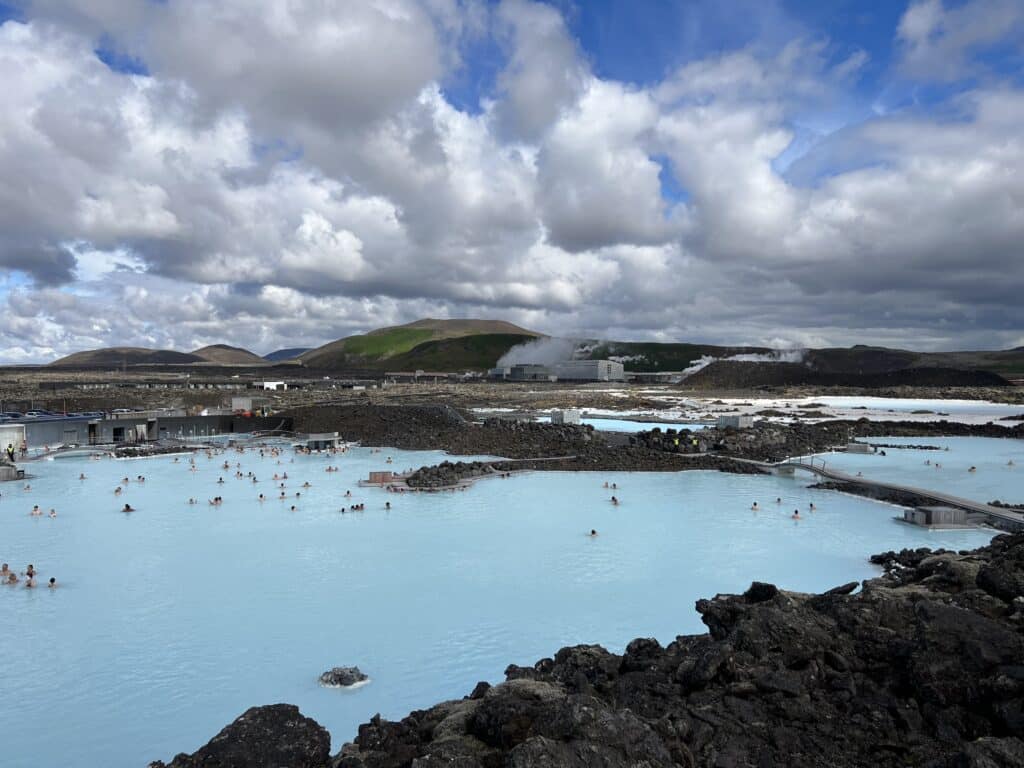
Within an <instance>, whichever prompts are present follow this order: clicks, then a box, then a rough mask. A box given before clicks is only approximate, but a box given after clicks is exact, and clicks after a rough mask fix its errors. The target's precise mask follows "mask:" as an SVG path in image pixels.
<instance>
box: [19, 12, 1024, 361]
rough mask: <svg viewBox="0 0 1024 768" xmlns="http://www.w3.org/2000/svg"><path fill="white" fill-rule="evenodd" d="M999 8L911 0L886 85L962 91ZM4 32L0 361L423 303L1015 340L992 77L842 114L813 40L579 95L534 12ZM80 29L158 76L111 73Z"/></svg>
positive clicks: (817, 334)
mask: <svg viewBox="0 0 1024 768" xmlns="http://www.w3.org/2000/svg"><path fill="white" fill-rule="evenodd" d="M1019 8H1020V6H1019V5H1018V4H1015V3H1006V2H1000V0H989V2H982V0H972V1H971V2H968V3H966V4H963V5H960V6H956V7H952V6H951V7H949V8H947V7H946V6H944V5H942V4H941V3H937V2H933V3H916V4H914V5H913V6H912V7H911V8H910V9H908V11H907V14H906V15H905V16H904V18H903V20H902V21H901V25H900V28H899V30H898V32H897V31H896V30H894V34H898V35H899V37H900V40H901V44H902V45H903V46H904V53H905V59H904V61H903V63H902V64H901V66H902V67H903V68H904V71H905V72H914V71H916V69H917V68H918V67H923V68H927V67H928V66H930V65H929V63H928V62H930V61H933V60H934V59H935V57H939V58H943V59H945V60H946V61H948V62H950V63H951V64H952V65H953V66H952V68H951V69H950V70H949V72H945V71H944V70H942V69H941V68H940V69H939V70H935V71H937V72H939V74H940V75H941V76H942V77H952V76H953V75H954V74H955V73H961V72H964V71H973V70H972V69H971V67H972V66H973V61H974V59H973V58H972V56H973V52H974V51H976V50H979V49H981V48H984V47H985V46H988V45H990V44H991V42H992V41H993V40H1005V39H1013V38H1012V35H1013V34H1016V32H1015V30H1018V29H1019V23H1018V22H1019V19H1018V16H1019V14H1018V13H1017V9H1019ZM26 13H27V16H28V17H29V19H30V21H29V22H28V23H20V22H16V21H9V22H7V23H5V24H3V25H2V26H0V69H2V71H3V72H4V73H5V87H4V88H3V89H0V266H2V267H3V268H4V270H5V272H6V273H7V275H8V276H10V275H14V274H17V275H22V274H24V275H28V276H30V277H31V279H32V283H31V284H30V285H23V284H22V283H23V282H24V281H23V280H21V278H18V279H17V280H15V279H13V278H10V277H8V279H6V280H5V281H4V282H3V284H2V285H0V290H3V291H6V292H7V297H6V299H5V301H6V309H7V311H5V312H3V313H0V316H3V318H4V319H3V321H2V322H0V359H30V358H31V357H32V356H33V355H35V356H36V359H39V358H42V357H49V356H53V355H55V354H58V353H66V352H68V351H72V350H73V349H76V348H82V347H88V346H102V345H112V344H128V343H131V344H152V345H156V346H165V347H166V346H177V347H179V348H191V347H195V346H200V345H201V344H205V343H211V342H218V341H225V342H227V343H233V344H238V345H241V346H249V347H254V348H257V349H258V350H260V351H269V350H270V349H272V348H275V347H282V346H295V345H298V344H303V345H304V344H313V343H319V342H323V341H327V340H330V339H332V338H336V337H337V336H340V335H343V334H345V333H350V332H356V331H361V330H365V329H367V328H371V327H375V326H379V325H384V324H389V323H398V322H405V321H408V320H412V319H415V318H416V317H420V316H425V315H429V316H440V317H444V316H470V315H472V316H491V317H504V318H507V319H509V320H512V321H513V322H519V323H521V324H523V325H526V326H527V327H534V328H537V329H539V330H542V331H547V332H550V333H564V334H569V335H583V336H592V337H604V338H607V337H614V336H615V335H619V336H622V337H627V338H658V339H663V340H671V339H681V338H682V339H691V340H695V341H721V342H728V343H744V342H745V343H752V342H761V343H764V342H765V340H771V339H783V340H791V341H793V342H794V343H797V344H800V345H809V344H811V343H814V344H823V343H848V342H856V341H864V340H871V341H885V340H888V341H891V342H892V343H896V344H904V345H908V344H909V345H912V346H928V345H931V346H949V345H959V344H963V345H968V344H971V345H975V346H992V345H999V344H1003V343H1006V344H1008V343H1010V342H1011V341H1015V340H1018V339H1019V338H1020V334H1021V318H1020V313H1019V308H1018V303H1019V296H1020V294H1021V291H1022V290H1024V267H1022V260H1021V252H1020V245H1019V244H1020V243H1021V242H1024V217H1022V215H1021V211H1022V210H1024V182H1022V181H1021V180H1022V179H1024V147H1022V144H1021V141H1020V130H1019V126H1020V125H1021V124H1022V123H1024V93H1022V91H1021V89H1020V88H1019V87H1018V86H1017V85H1016V84H1014V83H1012V82H998V81H997V80H996V79H994V78H991V77H990V78H987V79H986V80H985V82H983V83H982V84H980V85H974V86H972V87H971V89H970V90H963V91H962V92H960V93H959V94H958V95H957V96H956V97H954V98H952V99H949V100H947V101H946V102H945V103H943V104H942V105H941V110H935V111H928V110H915V111H903V112H900V111H896V112H894V113H891V114H889V115H887V116H885V117H881V118H879V117H874V118H871V119H865V117H864V115H861V116H859V117H858V120H861V121H863V122H860V123H858V124H852V125H850V124H847V121H844V120H843V119H837V120H836V121H835V122H834V124H833V122H831V121H832V115H833V114H835V113H834V111H833V110H835V105H836V103H838V102H842V101H843V99H844V98H845V95H846V94H847V91H848V90H849V89H850V88H851V84H852V83H854V82H856V79H857V78H858V77H860V76H861V74H862V73H863V71H864V69H865V64H866V62H867V54H866V53H864V52H862V51H857V50H854V51H850V50H849V49H848V48H843V49H841V50H840V49H837V48H836V47H835V46H833V45H831V44H830V43H829V41H827V40H814V41H807V40H804V39H796V40H793V41H791V42H789V44H787V45H784V46H783V47H781V48H779V49H777V50H773V51H766V50H765V49H763V48H758V47H756V46H751V47H748V48H744V49H741V50H736V51H725V52H721V53H718V54H716V55H714V56H710V57H706V58H703V59H697V60H693V61H690V62H689V63H687V64H685V65H684V66H681V67H679V68H677V69H675V70H673V71H671V72H669V73H667V74H666V76H665V77H664V78H663V79H662V80H661V82H657V83H652V84H650V85H648V86H644V87H641V86H638V85H630V84H625V83H621V82H617V81H615V80H613V79H610V78H608V77H599V76H598V75H596V74H595V72H594V70H595V68H594V67H592V66H591V62H588V61H587V60H586V58H585V55H584V53H583V52H582V51H581V50H580V48H579V45H578V44H577V42H576V41H575V40H574V39H573V38H572V36H571V32H570V29H569V27H568V26H567V24H566V22H565V20H564V19H563V18H562V16H561V15H560V14H559V12H558V11H557V9H556V8H555V7H553V6H551V5H547V4H539V3H534V2H529V1H528V0H507V1H506V2H503V3H502V4H500V5H499V6H496V7H489V6H488V5H487V4H485V3H481V2H476V1H475V0H422V2H415V1H414V0H359V1H355V0H353V1H351V2H344V3H332V2H320V1H317V2H312V1H310V2H301V1H300V0H296V1H295V2H293V3H288V4H279V3H271V2H269V1H268V2H266V3H263V4H261V5H258V6H256V7H254V6H253V5H252V4H250V3H242V2H240V0H229V1H228V2H217V3H214V2H212V0H209V1H206V0H204V1H203V2H198V3H168V4H163V3H151V2H134V3H132V2H116V3H115V2H109V1H101V0H67V2H60V3H57V2H52V3H51V2H48V1H47V0H41V1H38V0H37V2H34V3H33V4H32V5H31V6H29V8H28V10H27V12H26ZM993 18H996V19H1001V20H1002V21H1001V24H1002V27H1003V32H1002V33H999V32H998V30H995V28H994V26H993V24H992V23H991V22H992V19H993ZM200 19H201V20H202V22H203V23H198V22H199V20H200ZM486 35H495V36H496V42H497V43H498V44H500V46H504V48H503V51H504V56H505V59H504V61H503V62H502V63H501V65H500V67H499V70H498V72H497V74H496V82H495V84H494V88H493V90H492V91H490V92H488V93H486V94H484V98H483V100H482V109H481V111H480V112H479V113H475V112H467V111H462V110H460V109H458V108H456V107H455V106H454V105H453V103H452V102H451V101H450V100H449V98H448V97H447V96H446V92H445V91H444V88H443V86H442V84H441V83H442V82H443V81H444V80H445V78H446V76H447V75H449V74H451V72H453V71H454V70H456V69H458V68H461V67H465V66H467V62H466V61H464V60H463V52H464V46H465V45H466V44H467V41H477V42H479V41H480V40H481V39H482V38H483V37H484V36H486ZM1000 35H1001V36H1000ZM101 39H102V40H103V41H105V44H108V45H110V46H112V47H113V48H115V49H116V50H118V51H120V52H121V53H126V54H131V55H136V56H138V57H139V59H140V60H141V62H142V63H143V64H144V65H145V66H146V68H147V69H148V72H149V73H148V74H145V75H131V74H125V73H122V72H116V71H113V70H111V69H110V68H109V67H107V66H106V65H105V64H103V62H102V61H100V59H99V58H98V57H97V55H96V53H95V48H96V46H97V44H98V43H99V41H100V40H101ZM806 126H814V130H818V129H820V130H821V133H820V135H815V136H814V138H813V140H807V139H806V134H807V129H806ZM801 142H803V143H801ZM794 147H798V148H799V152H796V151H795V150H794ZM794 155H798V156H799V158H798V159H797V160H796V162H795V163H793V164H792V166H791V165H790V163H791V162H792V160H793V156H794ZM666 161H667V162H666ZM663 163H664V164H667V166H668V167H669V170H670V171H671V173H672V175H673V176H674V179H675V181H677V182H678V184H679V185H680V186H681V188H682V190H681V193H680V194H679V196H678V197H679V199H673V200H667V199H665V197H663V194H662V182H663V179H664V174H665V170H663V167H662V164H663ZM781 168H789V169H790V171H788V172H786V173H783V172H782V171H781V170H780V169H781ZM798 179H799V180H800V181H799V182H798V181H797V180H798ZM62 285H63V286H64V287H63V288H59V287H57V286H62ZM0 301H3V299H0Z"/></svg>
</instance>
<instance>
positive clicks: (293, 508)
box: [292, 504, 295, 512]
mask: <svg viewBox="0 0 1024 768" xmlns="http://www.w3.org/2000/svg"><path fill="white" fill-rule="evenodd" d="M294 511H295V505H294V504H292V512H294Z"/></svg>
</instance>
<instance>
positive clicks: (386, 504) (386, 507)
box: [384, 501, 391, 510]
mask: <svg viewBox="0 0 1024 768" xmlns="http://www.w3.org/2000/svg"><path fill="white" fill-rule="evenodd" d="M384 509H387V510H390V509H391V502H390V501H385V502H384Z"/></svg>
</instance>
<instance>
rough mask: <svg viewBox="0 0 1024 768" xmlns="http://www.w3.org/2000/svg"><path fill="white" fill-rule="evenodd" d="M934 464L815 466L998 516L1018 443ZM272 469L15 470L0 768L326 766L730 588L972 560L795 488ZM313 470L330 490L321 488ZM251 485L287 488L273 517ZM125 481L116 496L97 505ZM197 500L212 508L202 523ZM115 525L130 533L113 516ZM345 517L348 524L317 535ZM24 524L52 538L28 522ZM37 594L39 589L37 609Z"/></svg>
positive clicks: (901, 456)
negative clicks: (315, 726)
mask: <svg viewBox="0 0 1024 768" xmlns="http://www.w3.org/2000/svg"><path fill="white" fill-rule="evenodd" d="M878 441H879V442H895V440H893V441H886V440H884V439H879V440H878ZM907 442H911V443H915V444H923V443H926V442H929V441H928V440H926V439H925V438H912V439H910V440H908V441H907ZM937 442H939V443H941V444H942V445H943V446H946V445H948V446H950V452H949V453H945V452H943V453H940V452H937V451H936V452H924V451H911V450H907V451H901V450H895V449H894V450H888V451H887V456H885V457H876V456H842V457H838V458H836V459H835V460H836V461H841V462H844V466H848V467H849V468H855V469H858V470H861V471H863V472H864V474H865V476H867V477H872V476H874V475H877V476H878V477H879V478H883V477H886V476H887V475H885V474H884V473H889V472H891V473H893V474H892V477H894V478H896V477H900V478H912V479H913V481H914V482H920V483H921V484H924V485H927V484H928V483H929V482H930V481H932V480H934V479H936V478H937V477H938V474H934V475H933V474H931V473H936V470H934V469H932V468H930V467H927V466H924V465H923V464H922V462H923V461H924V459H926V458H932V459H933V460H934V459H935V457H938V460H939V461H940V462H943V463H946V464H948V473H947V474H945V477H946V478H948V483H949V485H946V486H943V487H944V488H946V489H947V490H951V491H953V492H957V493H960V494H961V495H964V496H969V497H973V498H978V499H980V500H984V501H987V500H989V499H990V498H995V497H1002V498H1004V500H1007V501H1015V502H1020V501H1024V498H1022V497H1024V493H1022V488H1024V482H1022V480H1024V477H1022V475H1021V473H1022V472H1024V454H1022V452H1021V446H1020V444H1019V443H1018V442H1011V441H998V440H994V441H993V440H988V441H985V440H976V439H973V438H968V439H952V438H941V439H939V440H938V441H937ZM280 447H281V449H282V455H281V457H280V458H279V459H278V458H273V457H270V456H267V457H265V458H260V456H259V455H258V452H257V451H255V450H254V449H252V448H248V449H247V450H246V452H245V453H244V454H238V453H235V452H232V451H228V452H226V453H223V454H218V455H215V456H214V457H213V458H207V457H206V455H204V454H201V453H200V454H196V464H197V467H198V470H199V471H196V472H192V471H190V470H189V458H188V457H187V456H181V457H179V458H178V461H177V462H175V461H174V459H173V458H172V457H168V456H162V457H157V458H149V459H139V460H112V459H102V460H89V459H87V458H70V459H62V460H53V461H37V462H33V463H30V464H26V465H25V466H26V469H28V471H29V472H30V473H31V474H33V475H34V477H32V478H31V479H30V480H29V481H28V482H29V483H30V485H31V490H23V489H22V486H21V484H13V483H8V484H5V485H4V486H3V487H0V494H2V497H0V542H2V544H0V550H2V551H0V557H2V559H3V560H4V561H6V562H8V563H10V564H11V567H12V568H13V569H15V570H17V571H23V570H24V569H25V566H26V565H27V564H28V563H33V564H34V565H35V567H36V569H37V570H38V571H39V579H38V581H39V585H40V586H38V587H37V588H36V589H34V590H29V589H25V588H24V586H23V585H22V584H19V585H17V586H13V587H4V588H3V589H2V591H0V616H2V617H3V626H4V628H5V634H6V637H5V640H6V642H5V653H4V654H3V657H2V660H0V679H3V680H4V686H3V691H4V695H3V696H2V697H0V722H2V723H3V726H2V733H3V737H2V743H3V748H2V749H3V753H4V754H3V760H2V763H3V765H4V766H6V767H7V768H22V767H23V766H24V767H26V768H27V767H28V766H33V767H34V766H49V765H61V764H76V765H105V766H115V767H119V766H125V767H127V766H136V767H137V766H144V765H146V764H147V763H148V761H149V760H152V759H157V758H161V759H169V758H171V757H172V756H173V755H174V754H176V753H177V752H180V751H188V752H191V751H193V750H195V749H196V748H198V747H199V746H200V745H202V744H204V743H205V742H206V741H208V740H209V739H210V738H211V737H212V736H213V735H214V734H215V733H216V732H217V731H218V730H219V729H220V728H221V727H222V726H223V725H224V724H225V723H228V722H230V721H231V720H233V719H234V718H235V717H237V716H238V715H239V714H240V713H241V712H243V711H244V710H245V709H247V708H249V707H251V706H254V705H257V704H269V703H276V702H291V703H295V704H297V705H299V706H300V708H301V709H302V712H303V713H304V714H306V715H308V716H310V717H313V718H315V719H316V720H317V721H319V722H320V723H321V724H323V725H324V726H325V727H327V728H328V729H329V730H330V732H331V733H332V735H333V738H334V745H333V749H334V750H337V749H338V748H339V747H340V746H341V744H342V743H343V742H344V741H347V740H349V739H351V738H352V737H353V736H354V735H355V732H356V727H357V726H358V724H359V723H362V722H365V721H366V720H368V719H369V718H370V717H371V716H372V715H373V714H374V713H376V712H380V713H381V714H382V715H383V716H384V717H386V718H393V719H398V718H400V717H402V716H404V715H405V714H407V713H408V712H409V711H410V710H412V709H415V708H419V707H425V706H429V705H431V704H433V703H435V702H437V701H440V700H443V699H449V698H459V697H461V696H464V695H466V694H468V693H469V692H470V690H472V688H473V686H474V684H475V683H476V682H477V681H479V680H488V681H491V682H495V681H499V680H501V679H503V670H504V669H505V667H506V665H508V664H509V663H516V664H522V665H529V664H533V662H534V661H536V660H537V659H539V658H541V657H544V656H550V655H552V654H554V652H555V651H556V650H557V649H558V648H560V647H562V646H565V645H571V644H576V643H601V644H603V645H605V646H606V647H608V648H609V649H612V650H616V651H621V650H622V649H623V648H624V647H625V645H626V644H627V643H628V642H629V641H630V640H632V639H633V638H635V637H639V636H652V637H656V638H657V639H658V640H660V641H661V642H662V643H668V642H670V641H671V640H673V639H674V638H675V637H676V635H678V634H684V633H696V632H702V631H703V629H704V627H703V625H702V624H701V623H700V621H699V618H698V615H697V613H696V612H695V611H694V608H693V604H694V601H695V600H697V599H698V598H701V597H710V596H712V595H714V594H716V593H718V592H739V591H743V590H744V589H746V587H747V586H749V584H750V582H751V581H752V580H755V579H756V580H760V581H770V582H774V583H777V584H779V585H781V586H783V587H784V588H786V589H792V590H806V591H822V590H825V589H828V588H830V587H833V586H835V585H838V584H842V583H845V582H849V581H853V580H860V579H864V578H869V577H871V576H874V575H875V574H876V573H877V570H876V569H875V568H874V567H873V566H871V565H870V564H869V563H868V560H867V558H868V556H869V555H871V554H872V553H875V552H879V551H883V550H888V549H899V548H901V547H919V546H933V547H936V546H942V547H949V548H957V549H959V548H969V547H976V546H979V545H982V544H984V543H986V542H987V541H988V540H989V539H990V538H991V536H992V532H991V531H987V530H981V529H971V530H956V531H941V532H929V531H926V530H923V529H919V528H914V527H911V526H908V525H904V524H900V523H897V522H894V520H893V518H894V516H896V515H898V514H899V510H898V509H896V508H894V507H891V506H888V505H885V504H880V503H877V502H873V501H869V500H866V499H861V498H857V497H853V496H848V495H844V494H839V493H833V492H829V491H818V490H811V489H808V488H807V487H806V486H807V485H808V484H809V483H810V482H811V480H809V479H807V478H804V477H801V476H799V475H798V476H797V477H796V478H781V477H770V476H738V475H727V474H720V473H716V472H703V471H702V472H697V471H691V472H679V473H636V474H628V473H530V474H522V475H516V476H514V477H511V478H508V479H497V478H494V479H486V480H483V481H481V482H479V483H477V484H476V485H474V486H473V487H472V488H470V489H469V490H466V491H462V492H455V493H439V494H428V493H423V494H394V493H387V492H385V491H383V490H380V489H376V488H360V487H359V486H358V480H359V479H361V478H365V477H367V475H368V473H369V471H370V470H378V469H385V468H394V469H404V468H406V467H419V466H422V465H425V464H433V463H437V462H439V461H442V460H444V459H445V458H449V457H446V456H445V455H444V454H441V453H438V452H408V451H388V450H385V451H384V452H374V451H371V450H370V449H362V448H356V449H352V450H350V451H349V452H348V453H347V454H345V455H337V456H327V455H323V456H293V454H292V451H291V449H290V447H289V446H287V445H286V444H282V445H281V446H280ZM926 453H927V454H928V455H925V454H926ZM389 455H390V456H392V457H393V459H394V464H393V466H388V465H386V464H385V460H386V457H387V456H389ZM459 458H466V457H459ZM1010 458H1014V460H1015V462H1016V464H1017V467H1016V472H1013V471H1011V470H1009V469H1007V467H1006V466H1005V465H1006V462H1007V461H1008V460H1009V459H1010ZM830 460H831V459H830ZM225 461H228V462H229V463H230V464H231V469H229V470H225V469H222V468H221V467H222V465H223V463H224V462H225ZM278 461H280V464H278ZM236 464H241V467H240V468H236V467H235V465H236ZM961 464H964V465H967V464H971V465H976V466H978V467H979V471H978V473H977V474H975V475H971V477H970V480H969V482H972V483H973V482H976V483H977V485H970V484H966V485H965V484H964V483H965V482H968V480H967V473H966V472H963V471H961V469H960V465H961ZM333 465H337V466H338V467H339V469H340V471H338V472H336V473H334V472H332V473H328V472H325V469H326V468H327V467H328V466H333ZM929 470H930V471H929ZM236 471H241V472H242V473H243V474H244V473H246V472H250V471H251V472H254V473H255V474H256V475H257V477H258V478H259V480H260V482H259V483H258V484H253V483H252V482H251V480H250V479H249V478H248V477H244V478H242V479H236V477H235V475H234V473H235V472H236ZM275 472H276V473H279V474H283V473H284V472H287V473H288V476H289V478H288V480H287V481H284V482H285V483H286V489H285V490H286V493H287V495H288V498H287V500H285V501H279V500H277V498H276V497H277V495H278V493H279V488H278V487H277V486H278V482H275V481H273V480H272V479H271V478H272V476H273V474H274V473H275ZM1000 472H1002V474H1000ZM83 473H84V474H85V475H86V479H85V480H80V479H79V475H80V474H83ZM907 473H911V474H907ZM138 475H144V476H145V478H146V479H145V482H144V483H140V482H137V481H135V480H134V478H136V476H138ZM125 476H128V477H130V478H133V480H132V482H130V483H128V484H127V485H126V486H125V487H126V490H125V492H124V493H123V494H122V495H120V496H115V495H114V493H113V491H114V488H115V487H116V486H117V485H119V483H120V479H121V478H123V477H125ZM220 478H223V480H224V483H223V484H221V483H219V482H218V480H219V479H220ZM307 481H308V482H309V483H310V484H311V487H309V488H303V487H302V484H303V483H304V482H307ZM606 481H607V482H609V483H616V484H617V485H618V489H617V490H615V491H611V490H609V489H606V488H604V487H603V483H604V482H606ZM983 481H984V482H983ZM944 482H945V481H944ZM932 484H933V485H934V483H932ZM936 487H938V486H936ZM346 490H351V492H352V497H351V498H345V497H344V493H345V491H346ZM296 492H298V493H301V496H300V497H298V498H296V497H295V496H294V494H295V493H296ZM259 493H264V494H265V495H266V496H267V497H268V500H267V501H265V502H263V503H260V502H258V501H257V496H258V494H259ZM612 493H615V494H616V495H617V496H618V497H619V499H620V500H621V504H620V505H619V506H613V505H612V504H611V503H610V502H609V497H610V495H611V494H612ZM214 496H222V497H223V498H224V502H223V504H222V505H221V506H217V507H214V506H210V505H209V504H208V503H207V500H208V499H211V498H213V497H214ZM189 497H195V498H197V499H198V501H199V503H198V504H196V505H189V504H188V503H187V502H188V499H189ZM776 497H781V498H782V502H781V504H776V503H775V499H776ZM754 501H757V502H758V503H759V506H760V511H757V512H755V511H752V510H751V504H752V502H754ZM385 502H390V503H391V506H392V509H391V510H390V511H386V510H385V508H384V506H385ZM811 502H813V503H814V505H815V506H816V508H817V511H815V512H813V513H811V512H809V505H810V503H811ZM125 503H129V504H131V506H132V507H134V508H135V509H136V510H137V511H135V512H133V513H131V514H124V513H122V512H120V511H119V510H120V509H121V508H122V507H123V506H124V504H125ZM354 503H363V504H365V511H363V512H346V513H344V514H343V513H341V512H340V511H339V510H340V509H341V508H342V507H343V506H345V507H348V506H350V505H351V504H354ZM36 504H38V505H39V506H41V507H42V508H43V510H44V511H47V512H48V511H49V509H50V508H54V509H55V510H56V511H57V517H56V518H55V519H50V518H49V517H47V516H45V515H44V516H42V517H32V516H30V515H29V512H30V510H31V509H32V506H33V505H36ZM292 505H294V506H295V507H296V509H295V511H291V510H290V508H291V506H292ZM794 508H799V509H800V510H801V513H802V516H803V517H802V519H801V520H799V521H794V520H793V519H791V514H792V511H793V509H794ZM592 528H593V529H596V530H597V531H598V533H599V535H598V536H596V537H590V536H588V535H587V534H588V533H589V531H590V530H591V529H592ZM51 576H54V577H56V579H57V581H58V584H59V587H58V588H57V589H55V590H49V589H47V588H46V587H45V584H46V581H47V580H48V579H49V578H50V577H51ZM348 665H358V666H359V667H360V668H361V669H362V670H363V671H364V672H365V673H367V674H368V675H369V677H370V682H369V683H368V684H366V685H364V686H362V687H359V688H357V689H355V690H338V689H328V688H323V687H321V686H320V685H318V682H317V677H318V675H320V673H321V672H323V671H324V670H326V669H329V668H331V667H334V666H348Z"/></svg>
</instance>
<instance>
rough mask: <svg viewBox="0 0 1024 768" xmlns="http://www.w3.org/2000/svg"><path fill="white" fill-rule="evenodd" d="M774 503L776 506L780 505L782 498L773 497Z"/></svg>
mask: <svg viewBox="0 0 1024 768" xmlns="http://www.w3.org/2000/svg"><path fill="white" fill-rule="evenodd" d="M775 503H776V504H781V503H782V497H781V496H776V497H775Z"/></svg>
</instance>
